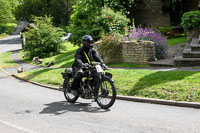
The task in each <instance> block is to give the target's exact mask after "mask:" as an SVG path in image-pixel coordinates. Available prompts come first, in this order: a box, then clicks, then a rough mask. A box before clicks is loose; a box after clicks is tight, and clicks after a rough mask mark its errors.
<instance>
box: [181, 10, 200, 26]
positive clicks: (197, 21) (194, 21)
mask: <svg viewBox="0 0 200 133" xmlns="http://www.w3.org/2000/svg"><path fill="white" fill-rule="evenodd" d="M181 25H182V26H183V28H184V29H185V30H188V29H200V11H190V12H186V13H184V14H183V17H182V23H181Z"/></svg>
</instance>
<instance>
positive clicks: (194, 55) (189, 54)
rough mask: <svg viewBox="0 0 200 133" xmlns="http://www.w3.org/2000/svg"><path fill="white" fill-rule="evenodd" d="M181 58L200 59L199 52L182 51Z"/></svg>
mask: <svg viewBox="0 0 200 133" xmlns="http://www.w3.org/2000/svg"><path fill="white" fill-rule="evenodd" d="M183 58H200V51H191V50H188V51H186V50H184V51H183Z"/></svg>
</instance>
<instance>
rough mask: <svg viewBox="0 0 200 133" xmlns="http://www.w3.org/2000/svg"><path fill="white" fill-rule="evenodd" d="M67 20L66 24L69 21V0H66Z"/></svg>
mask: <svg viewBox="0 0 200 133" xmlns="http://www.w3.org/2000/svg"><path fill="white" fill-rule="evenodd" d="M66 7H67V21H66V24H67V25H69V21H70V9H69V8H70V7H69V0H67V6H66Z"/></svg>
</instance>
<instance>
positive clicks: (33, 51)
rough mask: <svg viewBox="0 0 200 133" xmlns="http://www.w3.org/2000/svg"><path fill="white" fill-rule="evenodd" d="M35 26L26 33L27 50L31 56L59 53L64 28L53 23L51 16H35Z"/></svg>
mask: <svg viewBox="0 0 200 133" xmlns="http://www.w3.org/2000/svg"><path fill="white" fill-rule="evenodd" d="M33 22H34V25H35V26H34V28H32V29H31V28H29V29H28V30H29V31H28V32H27V33H26V45H25V51H26V52H28V56H29V57H30V58H32V57H35V56H38V57H40V58H41V57H47V56H52V55H55V54H57V53H58V52H59V51H60V49H61V48H62V47H61V43H62V40H61V38H60V36H61V35H62V34H63V32H62V30H61V29H59V28H55V27H54V26H53V25H52V22H51V18H50V17H46V16H45V17H34V18H33Z"/></svg>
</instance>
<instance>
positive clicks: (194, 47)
mask: <svg viewBox="0 0 200 133" xmlns="http://www.w3.org/2000/svg"><path fill="white" fill-rule="evenodd" d="M198 39H199V38H193V39H192V42H191V51H200V44H199V42H198Z"/></svg>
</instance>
